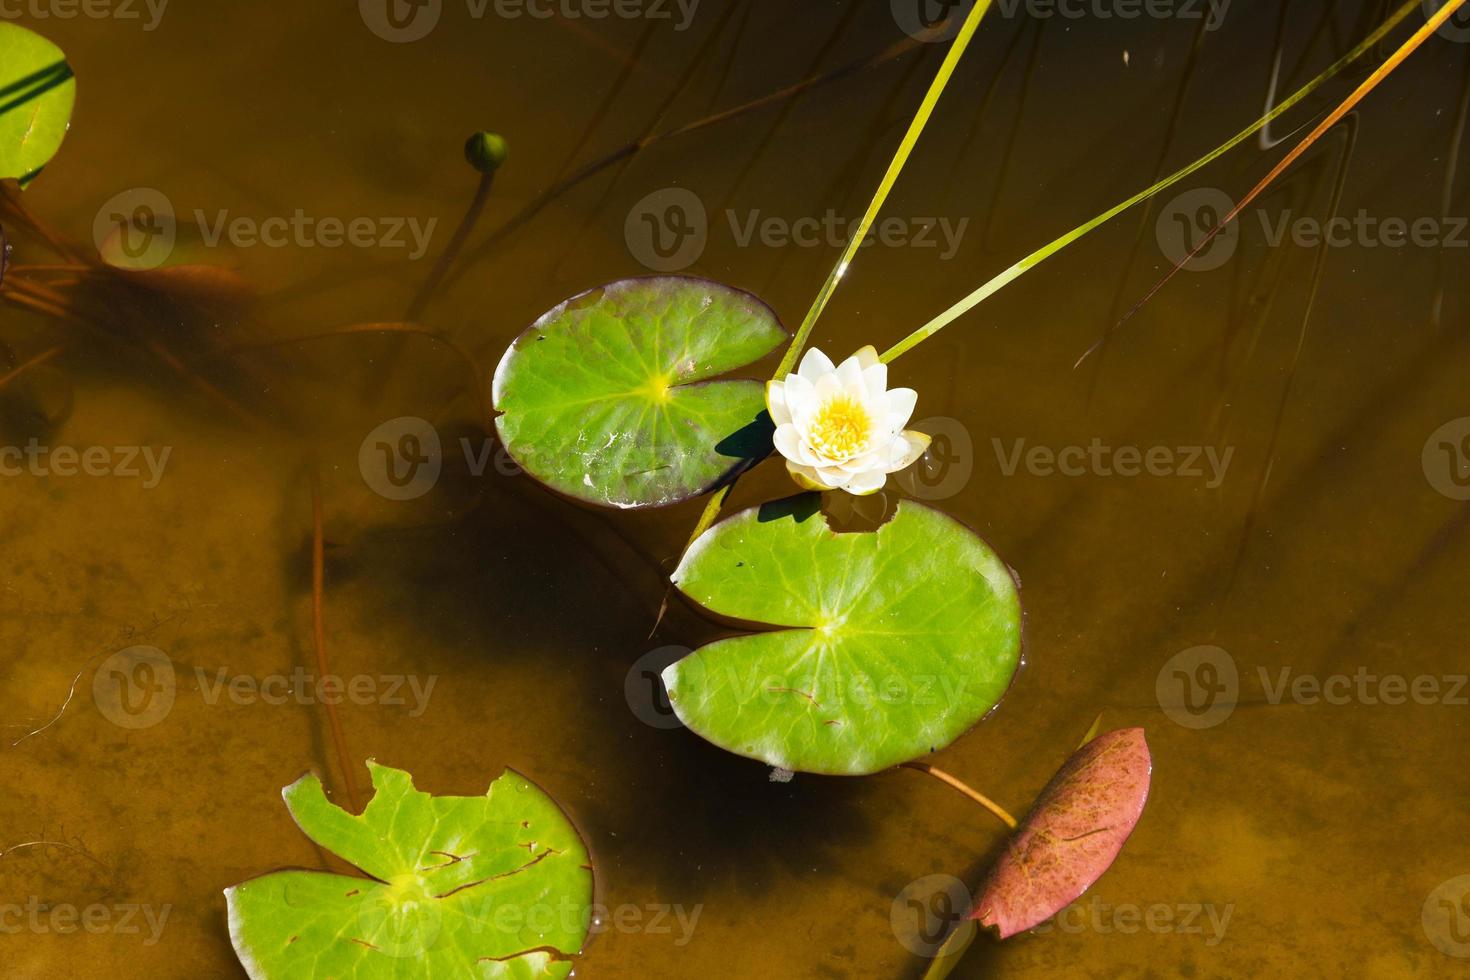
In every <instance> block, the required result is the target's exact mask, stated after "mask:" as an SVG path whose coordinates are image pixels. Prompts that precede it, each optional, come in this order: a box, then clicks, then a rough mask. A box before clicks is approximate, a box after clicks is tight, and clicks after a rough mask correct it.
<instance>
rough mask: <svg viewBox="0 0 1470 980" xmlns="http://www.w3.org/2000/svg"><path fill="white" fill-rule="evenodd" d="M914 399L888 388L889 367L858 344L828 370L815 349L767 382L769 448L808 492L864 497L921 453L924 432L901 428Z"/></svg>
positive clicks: (911, 411) (827, 363)
mask: <svg viewBox="0 0 1470 980" xmlns="http://www.w3.org/2000/svg"><path fill="white" fill-rule="evenodd" d="M918 399H919V396H918V395H917V394H916V393H915V392H914V390H913V389H912V388H894V389H892V390H891V391H890V390H889V388H888V366H887V365H886V364H883V363H882V362H881V361H879V360H878V352H877V351H876V350H874V349H873V348H872V347H864V348H863V349H862V350H860V351H858V352H857V353H856V354H854V355H852V356H851V357H849V358H848V359H847V360H845V361H843V362H842V364H841V365H839V366H837V367H834V366H833V365H832V361H831V359H829V358H828V357H827V355H826V354H823V353H822V352H821V351H819V350H817V349H816V348H815V347H814V348H812V349H811V350H809V351H807V352H806V356H805V357H803V358H802V359H801V366H800V367H799V368H797V370H796V373H795V374H788V375H786V380H785V381H772V382H770V383H769V384H767V385H766V408H767V409H768V410H769V411H770V413H771V420H772V421H773V422H775V423H776V449H777V450H779V451H780V453H781V455H782V456H785V457H786V469H787V470H788V471H789V472H790V473H791V478H792V479H794V480H795V481H796V482H797V483H798V484H800V485H801V486H802V487H803V488H804V489H807V490H846V491H847V492H848V493H851V494H857V495H858V496H864V495H866V494H870V493H876V492H877V491H879V490H881V489H883V484H884V483H886V482H887V481H888V474H889V473H895V472H897V471H899V470H901V469H903V468H904V467H906V466H908V465H910V464H911V463H913V462H914V460H916V459H918V458H919V457H920V456H922V455H924V450H926V449H928V448H929V437H928V436H927V435H925V434H924V433H922V432H911V431H910V432H905V431H904V428H903V427H904V426H905V425H907V424H908V421H909V416H911V415H913V414H914V404H915V403H916V402H917V401H918Z"/></svg>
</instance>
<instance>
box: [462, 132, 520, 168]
mask: <svg viewBox="0 0 1470 980" xmlns="http://www.w3.org/2000/svg"><path fill="white" fill-rule="evenodd" d="M509 155H510V147H509V145H507V144H506V142H505V137H503V136H501V135H500V134H499V133H491V132H487V131H485V130H481V131H480V132H478V133H476V134H475V135H473V136H471V137H470V138H469V139H468V140H466V141H465V144H464V158H465V159H466V160H468V161H469V164H470V166H472V167H474V168H475V169H476V170H478V171H479V172H480V173H482V174H493V173H494V172H495V171H497V170H499V169H500V165H501V164H503V163H504V162H505V158H506V157H507V156H509Z"/></svg>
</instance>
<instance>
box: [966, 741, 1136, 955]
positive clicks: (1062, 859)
mask: <svg viewBox="0 0 1470 980" xmlns="http://www.w3.org/2000/svg"><path fill="white" fill-rule="evenodd" d="M1152 772H1153V760H1152V758H1151V757H1150V756H1149V751H1148V743H1147V742H1146V741H1145V740H1144V737H1143V729H1142V728H1124V729H1120V730H1118V731H1114V732H1108V733H1107V734H1105V735H1099V736H1098V737H1097V738H1095V739H1093V740H1092V741H1090V742H1088V743H1087V744H1086V745H1084V746H1083V747H1082V748H1080V749H1078V750H1077V751H1076V752H1075V753H1074V754H1073V755H1072V757H1071V758H1069V759H1068V760H1067V761H1066V763H1065V764H1064V765H1063V766H1062V768H1061V769H1060V770H1058V771H1057V774H1056V775H1055V776H1053V777H1052V778H1051V782H1049V783H1047V784H1046V789H1044V790H1042V792H1041V796H1039V797H1037V800H1036V804H1035V805H1034V806H1033V807H1032V808H1031V812H1030V813H1029V814H1028V815H1027V816H1026V819H1025V820H1023V821H1022V822H1021V827H1020V829H1019V830H1017V831H1016V833H1015V835H1014V836H1013V837H1012V838H1011V839H1010V841H1009V842H1008V843H1007V845H1006V850H1005V853H1004V854H1002V855H1001V857H1000V860H998V861H997V862H996V863H995V866H994V867H993V868H991V870H990V874H989V875H988V876H987V878H986V880H985V883H984V884H983V885H981V887H980V897H979V899H978V900H977V901H976V902H975V907H974V911H973V912H971V913H970V917H971V918H972V919H977V920H979V922H980V924H981V925H983V926H991V927H993V928H995V929H996V930H997V931H998V932H999V933H1000V938H1002V939H1005V938H1006V937H1008V936H1013V935H1015V934H1016V933H1018V932H1022V931H1024V930H1026V929H1031V928H1034V927H1036V926H1038V925H1040V924H1041V923H1043V922H1045V921H1046V920H1047V919H1050V918H1051V917H1052V916H1053V915H1056V914H1057V913H1058V912H1060V911H1061V910H1062V909H1064V908H1066V907H1067V905H1069V904H1070V903H1072V902H1073V901H1075V900H1076V899H1077V898H1078V897H1079V896H1081V894H1082V893H1083V892H1085V891H1087V889H1089V888H1091V887H1092V884H1093V882H1095V881H1097V879H1098V878H1100V877H1102V874H1103V872H1104V871H1106V870H1108V868H1109V867H1110V866H1111V865H1112V863H1113V860H1114V859H1115V858H1117V856H1118V852H1119V851H1121V850H1122V849H1123V844H1124V842H1125V841H1127V840H1128V835H1129V834H1131V833H1133V828H1134V827H1135V826H1137V824H1138V818H1139V817H1141V816H1142V815H1143V805H1144V804H1145V803H1146V802H1148V789H1149V782H1150V779H1151V774H1152Z"/></svg>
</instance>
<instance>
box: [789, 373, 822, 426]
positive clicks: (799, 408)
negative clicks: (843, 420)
mask: <svg viewBox="0 0 1470 980" xmlns="http://www.w3.org/2000/svg"><path fill="white" fill-rule="evenodd" d="M785 393H786V411H787V412H789V413H790V415H791V421H792V422H795V423H796V427H797V428H799V429H805V428H806V426H807V424H808V423H809V422H810V421H811V418H812V416H813V415H815V414H816V412H817V389H816V387H815V386H814V385H813V384H812V383H811V382H810V381H808V380H807V379H806V378H803V377H802V376H801V375H799V374H788V375H786V388H785Z"/></svg>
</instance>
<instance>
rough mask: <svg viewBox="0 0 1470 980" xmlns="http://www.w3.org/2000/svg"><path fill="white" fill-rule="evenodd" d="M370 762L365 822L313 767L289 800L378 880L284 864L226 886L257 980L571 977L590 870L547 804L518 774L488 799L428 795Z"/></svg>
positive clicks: (319, 839) (577, 842)
mask: <svg viewBox="0 0 1470 980" xmlns="http://www.w3.org/2000/svg"><path fill="white" fill-rule="evenodd" d="M368 768H369V769H370V770H371V772H372V778H373V788H374V790H375V792H374V795H373V798H372V800H371V801H370V802H369V803H368V805H367V807H366V809H365V810H364V811H363V813H362V814H361V815H360V816H356V815H353V814H351V813H348V812H347V811H346V810H343V809H341V808H339V807H337V806H335V805H333V804H332V803H330V802H328V800H327V798H326V795H325V794H324V793H323V791H322V785H321V781H320V780H319V779H317V777H316V776H315V775H306V776H303V777H302V778H301V779H299V780H298V781H297V782H295V783H293V784H292V785H290V786H288V787H286V789H285V790H284V791H283V793H282V796H284V797H285V800H286V806H287V808H288V809H289V810H290V811H291V815H292V816H293V817H294V818H295V819H296V823H297V824H298V825H299V826H300V827H301V830H302V831H303V832H304V833H305V834H306V835H307V836H308V837H310V838H311V839H312V840H314V841H316V843H318V844H319V845H321V846H322V847H324V848H326V849H327V850H329V851H332V852H333V853H335V854H337V855H339V856H340V857H342V858H343V859H345V860H346V861H348V862H350V863H351V864H353V865H355V866H356V867H358V868H360V869H362V871H363V872H364V873H365V874H366V875H368V876H370V877H350V876H346V875H338V874H329V873H327V872H321V871H277V872H274V873H272V874H268V875H265V876H264V877H260V878H255V879H252V880H250V881H247V882H245V883H243V884H240V885H236V886H235V887H233V888H229V889H227V890H226V891H225V897H226V899H227V901H228V904H229V911H230V938H231V940H233V942H234V945H235V952H236V954H237V955H238V956H239V957H240V962H241V963H242V964H244V966H245V970H246V972H247V973H248V974H249V975H250V976H251V978H252V980H293V978H296V977H309V976H315V977H343V978H345V977H358V978H371V977H424V978H436V977H438V978H447V977H454V978H460V977H476V978H516V980H522V978H525V980H529V978H532V977H536V978H541V977H565V976H567V974H568V973H570V972H571V969H572V963H571V961H570V960H569V959H567V957H569V956H571V955H572V954H574V953H576V952H578V951H579V950H580V949H581V948H582V944H583V943H584V942H585V941H586V938H587V932H588V928H589V924H590V911H591V901H592V872H591V869H590V868H589V867H588V863H589V862H588V858H587V851H586V848H585V847H584V846H583V844H582V840H581V838H580V837H579V836H578V835H577V831H576V828H574V827H573V826H572V824H571V822H570V821H568V820H567V818H566V816H565V815H564V814H563V813H562V812H561V810H560V809H559V808H558V807H557V805H556V804H555V803H554V802H553V801H552V800H551V798H550V797H548V796H547V795H546V794H545V793H543V792H542V791H541V790H539V789H538V788H536V786H534V785H533V784H532V783H531V782H530V781H528V780H527V779H525V778H524V777H523V776H521V775H519V774H518V773H515V772H513V771H509V770H508V771H506V772H505V773H504V774H503V775H501V777H500V778H499V779H497V780H495V782H494V783H492V784H491V786H490V790H489V792H487V793H486V794H485V795H484V796H430V795H429V794H428V793H423V792H420V791H418V790H416V789H414V786H413V781H412V779H411V777H410V776H409V775H408V773H406V772H400V771H399V770H397V769H389V768H387V767H385V766H379V765H377V764H375V763H371V762H370V763H369V764H368Z"/></svg>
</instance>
